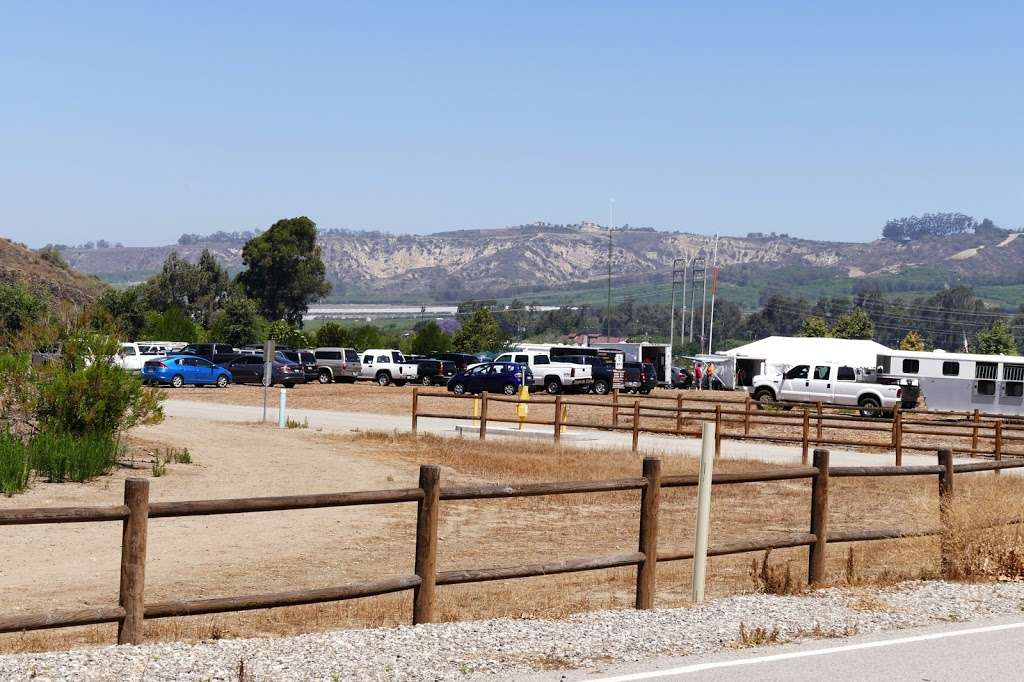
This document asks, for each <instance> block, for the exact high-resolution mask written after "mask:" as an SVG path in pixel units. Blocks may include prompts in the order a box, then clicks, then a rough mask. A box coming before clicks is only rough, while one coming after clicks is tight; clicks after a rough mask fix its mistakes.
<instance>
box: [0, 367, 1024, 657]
mask: <svg viewBox="0 0 1024 682" xmlns="http://www.w3.org/2000/svg"><path fill="white" fill-rule="evenodd" d="M308 388H310V389H312V390H311V391H310V394H313V391H314V390H316V391H319V390H320V389H322V388H324V387H319V386H310V387H308ZM339 388H340V389H341V391H346V390H347V391H349V392H352V393H353V394H354V393H355V392H356V391H361V390H362V387H357V388H355V389H354V390H353V387H351V386H341V387H339ZM368 388H371V389H372V390H374V391H380V389H379V388H377V387H368ZM301 391H302V389H299V390H298V391H296V392H295V393H296V394H300V392H301ZM181 393H185V391H182V392H181ZM197 393H209V394H211V395H212V394H222V395H231V393H232V391H213V390H209V391H197ZM238 394H239V395H240V394H241V393H240V392H239V393H238ZM394 395H395V396H396V397H395V401H396V404H397V403H398V402H400V401H402V400H403V396H404V399H407V398H408V397H409V396H408V393H407V391H405V390H404V389H396V390H395V391H394ZM317 397H318V398H323V397H324V396H323V395H320V396H317ZM310 400H313V398H311V399H310ZM364 409H365V403H364ZM133 439H134V440H133V448H132V451H133V453H134V454H135V456H136V458H137V466H138V467H139V468H137V469H129V468H125V469H123V470H121V471H119V472H117V473H116V474H115V475H113V476H111V477H108V478H107V479H104V480H100V481H95V482H93V483H89V484H81V485H79V484H60V485H51V484H45V483H37V484H36V485H35V486H34V487H33V488H32V489H31V490H30V491H29V492H28V493H26V494H25V495H21V496H18V497H14V498H4V499H0V507H2V508H11V507H24V506H65V505H77V504H102V503H111V502H115V501H118V500H119V498H120V496H121V481H120V479H122V478H124V477H125V476H127V475H139V474H143V475H152V472H151V468H150V465H149V464H148V463H147V459H148V458H151V457H152V455H153V454H154V453H155V452H158V451H160V450H162V449H165V448H166V447H168V446H174V447H179V448H180V447H187V448H189V451H190V453H191V454H192V458H193V463H192V464H169V465H168V467H167V472H166V474H165V475H163V476H160V477H159V478H154V479H152V482H151V486H152V493H151V494H152V498H153V499H154V500H183V499H204V498H217V497H241V496H250V495H276V494H291V493H309V492H330V491H342V490H372V489H384V488H398V487H411V486H415V484H416V483H415V482H416V478H417V469H418V466H419V465H420V464H426V463H430V464H439V465H441V466H442V467H443V468H442V482H443V483H448V484H456V483H470V482H517V481H522V482H525V481H551V480H595V479H604V478H621V477H635V476H639V475H640V470H641V459H642V454H641V455H634V454H631V453H628V452H618V451H614V452H613V451H606V450H586V449H580V448H564V449H556V448H554V447H552V446H551V445H548V444H538V443H520V442H507V441H498V442H487V443H480V442H479V441H477V440H475V439H472V440H470V439H467V440H457V439H443V438H438V437H431V436H425V437H419V438H416V437H413V436H411V435H397V434H381V433H358V434H344V435H342V434H326V433H318V432H316V431H315V430H312V429H288V430H283V431H281V430H277V429H274V428H270V427H260V426H257V425H251V424H230V423H223V422H219V423H218V422H213V421H209V422H207V421H203V420H194V419H190V420H184V419H182V418H170V419H168V420H167V422H165V423H164V424H161V425H158V426H153V427H145V428H143V429H139V430H138V431H137V432H136V433H135V434H134V436H133ZM646 454H654V455H656V454H657V453H646ZM767 466H769V465H766V464H764V463H760V462H745V461H729V460H723V461H721V462H720V463H719V465H718V470H722V471H739V470H748V469H764V468H766V467H767ZM663 472H664V473H665V474H675V473H695V472H696V463H695V462H694V461H693V460H690V459H686V458H681V457H666V458H664V463H663ZM957 490H958V495H959V496H960V498H961V499H963V500H966V501H968V503H969V506H967V507H965V509H967V510H968V511H965V512H964V513H963V514H961V516H960V517H958V518H962V519H963V521H962V523H963V525H964V526H965V527H966V526H968V525H971V524H977V522H978V521H979V519H981V520H984V519H985V518H988V517H987V516H986V515H996V516H1004V515H1006V514H1007V513H1008V512H1011V511H1015V510H1016V508H1018V507H1019V502H1017V500H1019V499H1020V496H1021V493H1022V492H1024V478H1022V477H1018V476H1008V475H1002V476H995V475H993V474H991V473H987V474H972V475H963V476H961V477H960V478H959V479H958V482H957ZM695 494H696V492H695V490H694V489H692V488H690V489H685V488H684V489H671V490H666V491H665V492H664V494H663V500H662V513H661V522H660V538H659V542H660V548H661V549H662V550H663V551H667V550H671V549H675V548H685V547H688V546H692V543H693V535H692V532H693V519H694V516H695V509H694V498H695ZM809 498H810V495H809V482H808V481H784V482H772V483H756V484H739V485H729V486H716V488H715V490H714V493H713V496H712V506H713V511H712V518H713V527H712V532H711V539H712V544H716V543H723V542H728V541H732V540H739V539H750V538H764V537H765V536H771V535H772V534H776V533H778V534H781V533H787V532H792V531H805V530H806V529H807V524H808V510H809V505H810V501H809ZM830 506H831V510H832V512H831V528H832V529H833V530H844V529H855V528H869V527H879V526H884V527H891V526H919V525H934V524H935V523H937V521H938V510H937V483H936V480H935V478H934V477H931V476H929V477H923V478H900V479H885V478H883V479H834V480H833V482H832V492H831V501H830ZM638 517H639V493H638V492H624V493H600V494H585V495H566V496H555V497H534V498H523V499H504V500H484V501H472V502H445V503H442V510H441V529H440V553H439V562H438V568H439V570H450V569H459V568H483V567H491V566H506V565H515V564H522V563H531V562H539V561H551V560H556V559H566V558H573V557H584V556H593V555H602V554H612V553H619V552H624V551H633V550H635V548H636V543H637V527H638ZM414 530H415V505H414V504H411V503H407V504H398V505H389V506H384V507H368V508H359V507H355V508H345V509H318V510H305V511H290V512H273V513H261V514H241V515H233V516H219V517H218V516H211V517H194V518H187V519H159V520H154V521H152V522H151V524H150V537H149V553H148V562H147V601H156V600H161V599H172V598H203V597H213V596H227V595H239V594H249V593H259V592H273V591H283V590H290V589H300V588H305V587H325V586H330V585H338V584H342V583H345V582H349V581H355V580H362V579H369V578H375V577H383V576H387V575H399V574H409V573H411V571H412V563H413V548H414ZM4 533H5V539H6V540H7V542H6V547H7V548H8V549H7V551H6V552H5V554H4V556H3V557H0V591H2V592H3V593H4V594H5V595H9V597H8V598H7V599H5V600H4V609H3V610H4V611H5V612H7V613H16V612H28V611H39V610H46V609H50V608H53V609H56V608H71V607H76V606H84V605H104V604H113V603H115V602H116V593H117V562H118V556H119V539H120V527H119V525H118V524H69V525H61V526H22V527H7V528H5V530H4ZM958 537H960V538H961V540H960V542H961V544H962V545H963V548H964V549H963V552H962V555H963V556H964V557H965V559H964V561H963V566H962V567H961V568H962V571H961V573H962V575H963V576H964V577H965V578H973V577H976V576H983V575H992V574H998V573H1007V572H1011V573H1012V571H1013V568H1014V565H1015V564H1014V557H1015V556H1021V553H1020V548H1021V546H1022V545H1021V543H1020V538H1019V537H1018V535H1017V529H1016V528H1012V529H1010V530H1000V531H990V532H988V534H987V535H986V536H985V537H984V540H985V541H983V542H979V540H978V538H979V537H980V536H978V535H977V534H976V533H966V532H965V533H961V534H959V535H958ZM996 540H998V542H997V541H996ZM848 547H849V546H848V545H835V546H832V547H830V553H829V557H828V568H829V572H830V577H831V578H832V580H833V582H834V583H836V584H840V585H842V584H850V585H864V584H877V583H891V582H895V581H898V580H903V579H916V578H927V577H934V576H936V575H937V571H938V541H937V540H935V539H931V538H924V539H906V540H892V541H880V542H871V543H862V544H859V545H856V548H855V549H854V553H853V554H852V555H850V554H849V552H848ZM1014 552H1016V554H1014ZM806 556H807V552H806V550H805V549H793V550H780V551H777V552H772V553H771V557H770V563H771V568H772V569H773V570H772V571H767V572H766V571H764V570H762V568H761V567H752V562H756V561H757V560H760V559H762V558H763V557H761V556H760V555H758V556H753V555H740V556H734V557H723V558H713V559H711V560H710V568H709V585H708V593H709V594H710V595H711V596H718V595H725V594H731V593H735V592H742V591H752V590H759V589H761V590H763V589H779V585H781V583H782V580H781V579H780V576H782V575H784V574H785V572H786V571H787V569H788V570H789V572H790V575H791V578H792V582H793V586H792V589H797V590H799V589H802V583H803V581H804V580H805V574H806V561H807V560H806ZM634 575H635V569H633V568H623V569H613V570H607V571H599V572H594V573H582V574H569V575H561V576H551V577H542V578H530V579H522V580H511V581H503V582H493V583H484V584H480V585H472V586H452V587H442V588H439V597H440V599H439V614H440V617H441V618H442V619H445V620H456V619H471V618H484V617H499V616H508V617H520V616H536V617H560V616H564V615H567V614H569V613H573V612H578V611H582V610H591V609H598V608H631V607H632V603H633V588H634ZM766 578H767V579H766ZM689 581H690V562H689V561H682V562H676V563H663V564H660V565H659V567H658V590H657V596H656V605H657V606H659V607H669V606H686V605H688V604H689V590H690V584H689ZM851 598H852V597H851ZM410 614H411V595H409V594H405V595H398V596H389V597H381V598H370V599H364V600H358V601H351V602H342V603H338V604H326V605H321V606H309V607H294V608H284V609H275V610H265V611H254V612H248V613H242V614H225V615H220V616H198V617H190V618H178V619H169V620H163V621H150V622H148V623H147V637H148V638H149V639H152V640H157V639H189V640H197V639H208V638H217V637H236V636H265V635H275V634H284V633H295V632H302V631H310V630H318V629H325V628H338V627H365V626H377V625H389V624H398V623H407V622H409V620H410ZM113 639H114V627H113V626H95V627H88V628H77V629H69V630H63V631H60V630H58V631H51V632H39V633H25V634H18V635H6V636H0V650H5V651H16V650H30V649H41V648H60V647H68V646H72V645H78V644H88V643H109V642H112V641H113Z"/></svg>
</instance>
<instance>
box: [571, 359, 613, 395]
mask: <svg viewBox="0 0 1024 682" xmlns="http://www.w3.org/2000/svg"><path fill="white" fill-rule="evenodd" d="M558 359H559V360H560V361H561V362H571V363H573V364H574V365H589V366H590V371H591V372H592V374H593V378H594V384H593V389H592V390H593V391H594V393H596V394H597V395H605V394H607V393H610V392H611V390H612V387H613V385H614V383H615V368H614V367H613V366H611V365H609V364H607V363H605V361H604V360H603V359H602V358H599V357H597V356H596V355H563V356H561V357H560V358H558Z"/></svg>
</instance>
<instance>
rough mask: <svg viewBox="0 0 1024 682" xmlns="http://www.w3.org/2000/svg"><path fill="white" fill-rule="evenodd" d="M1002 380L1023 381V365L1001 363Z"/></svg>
mask: <svg viewBox="0 0 1024 682" xmlns="http://www.w3.org/2000/svg"><path fill="white" fill-rule="evenodd" d="M1003 381H1024V365H1003Z"/></svg>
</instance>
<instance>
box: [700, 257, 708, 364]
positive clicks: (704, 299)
mask: <svg viewBox="0 0 1024 682" xmlns="http://www.w3.org/2000/svg"><path fill="white" fill-rule="evenodd" d="M707 305H708V269H707V268H706V267H705V268H704V291H703V293H702V294H701V299H700V352H701V353H703V352H704V338H705V337H704V313H705V311H706V308H707Z"/></svg>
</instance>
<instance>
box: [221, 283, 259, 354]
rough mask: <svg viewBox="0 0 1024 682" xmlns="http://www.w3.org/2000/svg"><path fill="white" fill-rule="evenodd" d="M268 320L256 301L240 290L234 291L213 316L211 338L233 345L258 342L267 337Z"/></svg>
mask: <svg viewBox="0 0 1024 682" xmlns="http://www.w3.org/2000/svg"><path fill="white" fill-rule="evenodd" d="M265 326H266V321H265V320H264V319H263V318H262V317H260V313H259V306H258V305H256V301H254V300H252V299H251V298H247V297H246V296H245V295H243V294H242V293H241V292H240V291H236V292H233V293H232V294H231V295H230V296H229V297H228V298H227V299H226V300H225V301H224V304H223V306H222V307H221V310H220V311H219V312H217V314H215V315H214V316H213V322H212V324H211V325H210V338H211V339H215V340H217V341H222V342H224V343H230V344H231V345H232V346H244V345H246V344H249V343H258V342H259V341H262V340H263V339H264V337H265V335H266V334H265V330H264V327H265Z"/></svg>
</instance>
